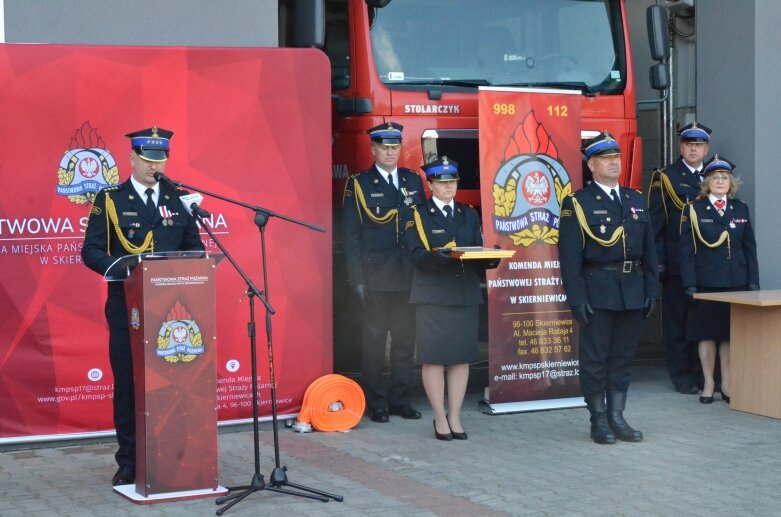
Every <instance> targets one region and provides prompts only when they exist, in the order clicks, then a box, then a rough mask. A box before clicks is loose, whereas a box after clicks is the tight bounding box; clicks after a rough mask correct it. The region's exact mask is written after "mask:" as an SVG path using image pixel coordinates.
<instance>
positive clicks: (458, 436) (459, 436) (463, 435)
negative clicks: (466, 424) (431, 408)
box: [445, 415, 468, 440]
mask: <svg viewBox="0 0 781 517" xmlns="http://www.w3.org/2000/svg"><path fill="white" fill-rule="evenodd" d="M445 418H446V419H447V426H448V427H450V416H449V415H445ZM450 434H452V435H453V439H454V440H466V439H467V438H468V437H467V435H466V431H463V432H460V433H457V432H455V431H453V429H450Z"/></svg>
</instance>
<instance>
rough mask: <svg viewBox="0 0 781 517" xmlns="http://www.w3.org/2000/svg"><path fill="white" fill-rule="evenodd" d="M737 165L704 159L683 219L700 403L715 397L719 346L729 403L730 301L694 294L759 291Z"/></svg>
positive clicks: (689, 335)
mask: <svg viewBox="0 0 781 517" xmlns="http://www.w3.org/2000/svg"><path fill="white" fill-rule="evenodd" d="M734 168H735V166H734V164H732V163H730V162H729V161H728V160H725V159H724V158H720V157H719V155H718V154H717V155H715V156H714V157H713V158H712V159H711V160H710V161H709V162H708V163H706V164H705V168H704V173H705V179H704V180H703V183H702V189H701V190H700V195H699V196H698V197H697V199H696V200H695V201H693V202H692V203H690V204H688V205H687V206H686V207H685V208H684V211H683V216H682V218H681V248H680V258H681V280H682V282H683V287H684V291H685V293H686V296H687V297H688V298H689V299H690V302H689V320H688V323H687V328H686V337H687V339H690V340H692V341H695V342H697V343H698V350H699V354H700V362H701V363H702V372H703V375H704V376H705V385H704V386H703V389H702V394H701V396H700V402H702V403H703V404H710V403H712V402H713V393H714V391H715V388H716V385H715V381H714V378H713V374H714V370H715V368H716V348H717V345H718V355H719V358H720V366H721V397H722V399H724V400H725V401H727V402H728V403H729V394H730V390H729V330H730V329H729V305H728V304H726V303H720V302H711V301H706V300H694V299H692V297H693V296H694V294H695V293H698V292H700V293H708V292H717V291H721V292H723V291H746V290H749V291H757V290H759V265H758V262H757V243H756V241H755V239H754V230H753V228H752V226H751V217H750V216H749V209H748V206H747V205H746V203H744V202H743V201H740V200H738V199H735V198H734V197H733V196H734V195H735V192H736V191H737V189H738V182H737V180H736V179H735V177H734V176H733V175H732V171H733V169H734Z"/></svg>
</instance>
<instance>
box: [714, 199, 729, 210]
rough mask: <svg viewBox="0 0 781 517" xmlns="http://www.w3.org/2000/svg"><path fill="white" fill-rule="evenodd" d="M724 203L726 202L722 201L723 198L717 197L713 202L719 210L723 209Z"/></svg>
mask: <svg viewBox="0 0 781 517" xmlns="http://www.w3.org/2000/svg"><path fill="white" fill-rule="evenodd" d="M726 204H727V202H726V201H724V200H723V199H717V200H716V201H714V202H713V205H714V206H715V207H716V209H717V210H718V211H719V212H720V211H722V210H724V205H726Z"/></svg>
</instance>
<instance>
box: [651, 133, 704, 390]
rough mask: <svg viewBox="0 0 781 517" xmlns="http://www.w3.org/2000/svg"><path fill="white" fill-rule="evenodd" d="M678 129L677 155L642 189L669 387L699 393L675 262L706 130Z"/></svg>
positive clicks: (698, 173)
mask: <svg viewBox="0 0 781 517" xmlns="http://www.w3.org/2000/svg"><path fill="white" fill-rule="evenodd" d="M679 135H680V140H681V148H680V149H681V156H680V158H678V160H676V161H675V162H674V163H672V164H671V165H669V166H667V167H665V168H664V169H662V170H661V171H655V172H654V174H653V176H652V178H651V186H650V188H649V189H648V208H649V210H650V211H651V222H652V223H653V227H654V233H655V240H656V255H657V259H658V260H659V273H660V274H659V276H660V278H661V280H662V336H663V338H664V346H665V351H666V356H667V372H668V374H669V376H670V380H671V381H672V383H673V385H674V386H675V391H677V392H679V393H684V394H692V395H694V394H697V393H699V388H698V385H699V384H701V383H702V373H701V372H702V370H701V367H700V360H699V357H698V355H697V346H696V344H694V343H691V342H688V341H687V340H686V313H687V310H688V309H687V302H686V297H685V296H684V293H683V287H682V286H681V267H680V262H679V249H680V232H681V210H682V209H683V206H684V205H685V204H686V203H688V202H689V201H694V199H695V198H696V197H697V195H698V194H699V192H700V183H701V182H702V171H703V160H704V159H705V156H706V155H707V154H708V142H709V141H710V135H711V130H710V129H709V128H707V127H705V126H703V125H702V124H698V123H696V122H693V123H691V124H689V125H688V126H685V127H684V128H683V129H681V131H680V133H679Z"/></svg>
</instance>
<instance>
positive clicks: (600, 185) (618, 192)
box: [594, 180, 621, 203]
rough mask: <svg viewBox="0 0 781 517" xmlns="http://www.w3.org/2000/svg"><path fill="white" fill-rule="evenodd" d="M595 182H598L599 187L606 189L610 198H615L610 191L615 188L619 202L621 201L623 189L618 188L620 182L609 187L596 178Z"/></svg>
mask: <svg viewBox="0 0 781 517" xmlns="http://www.w3.org/2000/svg"><path fill="white" fill-rule="evenodd" d="M594 183H596V184H597V186H599V188H601V189H602V190H604V191H605V194H607V197H609V198H610V199H613V196H611V195H610V191H611V190H615V191H616V195H617V196H618V202H619V203H620V202H621V191H620V190H619V189H618V184H616V186H615V187H608V186H607V185H603V184H601V183H600V182H598V181H597V180H594Z"/></svg>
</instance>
